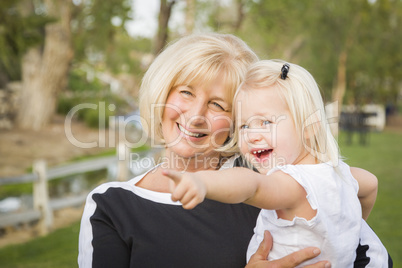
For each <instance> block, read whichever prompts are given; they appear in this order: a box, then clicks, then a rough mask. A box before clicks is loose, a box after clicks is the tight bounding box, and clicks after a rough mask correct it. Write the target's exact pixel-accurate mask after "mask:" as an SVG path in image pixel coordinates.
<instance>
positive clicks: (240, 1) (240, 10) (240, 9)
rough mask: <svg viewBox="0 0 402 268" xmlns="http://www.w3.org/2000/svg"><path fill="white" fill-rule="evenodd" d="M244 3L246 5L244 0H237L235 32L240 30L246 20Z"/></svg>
mask: <svg viewBox="0 0 402 268" xmlns="http://www.w3.org/2000/svg"><path fill="white" fill-rule="evenodd" d="M244 5H245V1H244V0H236V9H237V10H236V13H237V17H236V21H235V22H234V24H233V31H234V32H235V33H237V32H238V31H239V30H240V27H241V26H242V24H243V21H244V15H245V11H244Z"/></svg>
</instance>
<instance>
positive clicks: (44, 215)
mask: <svg viewBox="0 0 402 268" xmlns="http://www.w3.org/2000/svg"><path fill="white" fill-rule="evenodd" d="M33 170H34V172H35V173H37V174H38V180H36V181H34V184H33V199H34V200H33V203H34V209H36V210H39V211H40V213H41V218H40V219H39V223H38V230H39V234H40V235H46V234H48V233H49V231H50V230H51V228H52V226H53V212H52V210H51V208H50V204H49V191H48V187H47V176H46V162H45V161H43V160H39V161H36V162H35V163H34V165H33Z"/></svg>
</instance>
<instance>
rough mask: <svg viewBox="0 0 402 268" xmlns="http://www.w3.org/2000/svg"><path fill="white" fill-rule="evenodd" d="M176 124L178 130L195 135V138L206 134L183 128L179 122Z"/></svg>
mask: <svg viewBox="0 0 402 268" xmlns="http://www.w3.org/2000/svg"><path fill="white" fill-rule="evenodd" d="M177 125H178V126H179V129H180V131H181V132H183V133H184V134H186V135H188V136H191V137H195V138H200V137H204V136H206V134H202V133H194V132H190V131H188V130H187V129H185V128H183V127H182V126H181V125H180V124H177Z"/></svg>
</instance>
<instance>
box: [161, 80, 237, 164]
mask: <svg viewBox="0 0 402 268" xmlns="http://www.w3.org/2000/svg"><path fill="white" fill-rule="evenodd" d="M227 95H228V94H227V92H226V89H225V86H224V81H222V80H219V79H216V80H215V81H213V82H212V83H209V84H208V85H199V84H198V85H181V86H177V87H175V88H173V89H172V90H171V91H170V93H169V96H168V98H167V100H166V106H165V108H164V112H163V117H162V132H163V137H164V139H165V142H166V147H167V153H169V152H170V153H172V152H173V153H175V154H176V155H178V156H180V157H184V158H194V157H195V158H197V157H209V156H210V157H215V156H218V155H219V154H218V153H216V152H214V149H215V148H217V147H219V146H221V145H222V144H223V143H224V142H225V140H226V138H227V137H228V135H229V131H230V125H231V122H232V117H231V101H230V100H228V99H227ZM200 161H201V160H200ZM200 165H201V163H200ZM201 166H202V165H201Z"/></svg>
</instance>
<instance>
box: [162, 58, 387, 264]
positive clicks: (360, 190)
mask: <svg viewBox="0 0 402 268" xmlns="http://www.w3.org/2000/svg"><path fill="white" fill-rule="evenodd" d="M234 103H235V104H236V106H235V107H234V114H235V115H236V118H235V120H236V126H235V135H234V138H233V139H232V141H231V142H230V143H229V144H228V145H227V147H229V148H228V149H227V150H230V149H231V147H235V148H238V149H239V150H240V152H241V154H242V156H243V157H244V158H245V159H246V160H247V162H248V163H251V164H252V166H254V167H255V168H257V170H258V171H259V172H260V173H256V172H254V171H252V170H250V169H246V168H232V169H227V170H222V171H201V172H195V173H183V172H177V171H171V170H166V171H164V174H166V175H168V176H170V177H171V178H172V179H173V180H174V181H175V183H176V187H173V189H172V199H173V200H174V201H177V200H178V201H180V202H181V203H182V204H183V207H184V208H186V209H193V208H194V207H196V205H198V204H199V203H201V202H202V201H203V200H204V198H205V197H207V198H209V199H213V200H217V201H220V202H225V203H230V204H236V203H240V202H244V203H246V204H249V205H253V206H256V207H259V208H262V210H261V213H260V215H259V217H258V220H257V225H256V227H255V229H254V232H255V234H254V236H253V238H252V240H251V242H250V245H249V248H248V259H250V257H251V255H252V254H254V253H255V252H256V251H257V248H258V246H259V244H260V243H261V241H262V239H263V237H264V232H265V230H269V231H270V232H271V233H272V236H273V242H274V244H273V248H272V251H271V252H270V254H269V260H275V259H280V258H282V257H284V256H286V255H288V254H290V253H292V252H296V251H298V250H300V249H303V248H305V247H308V246H316V247H318V248H320V249H321V250H322V254H321V256H319V257H317V258H315V259H314V260H311V261H309V262H305V263H303V265H306V264H313V263H316V262H317V261H319V260H321V261H322V260H328V261H330V262H331V264H332V265H333V267H354V265H355V259H356V252H355V249H356V248H357V247H358V246H359V242H360V233H361V228H362V224H364V223H363V222H362V218H363V219H365V220H366V219H367V217H368V216H369V214H370V212H371V210H372V208H373V205H374V203H375V199H376V196H377V178H376V177H375V176H374V175H372V174H371V173H369V172H367V171H365V170H362V169H358V168H350V167H349V166H348V165H347V164H345V163H344V162H343V161H342V160H341V159H340V156H339V149H338V147H337V143H336V141H335V139H334V137H333V136H332V134H331V132H330V130H329V127H328V126H327V122H326V118H325V112H324V104H323V101H322V98H321V95H320V91H319V89H318V86H317V84H316V82H315V80H314V78H313V77H312V76H311V75H310V73H309V72H307V71H306V70H305V69H304V68H302V67H300V66H298V65H296V64H289V63H285V62H282V61H272V60H271V61H260V62H258V63H255V64H253V65H252V66H251V67H250V69H249V70H248V72H247V74H246V77H245V81H244V82H243V83H242V84H241V86H240V88H239V90H238V92H237V93H236V96H235V99H234ZM223 150H225V148H223ZM265 174H266V175H265ZM377 246H379V247H380V248H381V247H382V248H383V246H382V244H381V242H379V243H378V244H377ZM379 253H380V254H378V255H377V256H376V259H374V260H372V261H371V266H372V267H388V254H387V253H386V251H385V248H383V251H381V252H379ZM381 253H382V254H381Z"/></svg>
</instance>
